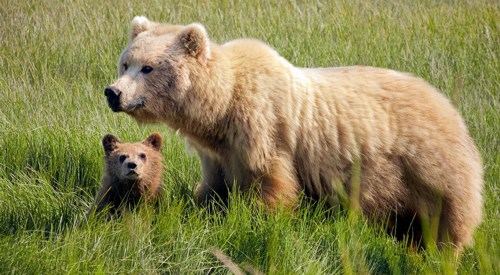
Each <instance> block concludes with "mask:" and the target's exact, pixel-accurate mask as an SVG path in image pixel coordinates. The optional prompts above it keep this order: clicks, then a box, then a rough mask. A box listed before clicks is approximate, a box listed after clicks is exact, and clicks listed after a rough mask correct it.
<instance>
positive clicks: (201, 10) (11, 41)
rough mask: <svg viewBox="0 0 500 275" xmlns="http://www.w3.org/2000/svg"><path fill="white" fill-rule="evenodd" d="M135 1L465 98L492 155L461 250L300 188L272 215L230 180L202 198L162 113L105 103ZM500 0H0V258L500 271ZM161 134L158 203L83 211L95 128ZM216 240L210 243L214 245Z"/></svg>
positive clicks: (130, 268)
mask: <svg viewBox="0 0 500 275" xmlns="http://www.w3.org/2000/svg"><path fill="white" fill-rule="evenodd" d="M135 15H145V16H147V17H148V18H150V19H152V20H155V21H161V22H170V23H177V24H188V23H191V22H201V23H203V24H204V25H205V26H206V27H207V30H208V33H209V35H210V37H211V38H212V40H213V41H216V42H217V43H224V42H226V41H229V40H232V39H236V38H242V37H253V38H257V39H261V40H263V41H265V42H266V43H268V44H270V45H271V46H273V47H274V48H275V49H276V50H277V51H278V52H279V53H280V54H281V55H283V56H284V57H285V58H286V59H288V60H289V61H290V62H291V63H293V64H295V65H296V66H301V67H331V66H348V65H369V66H379V67H386V68H391V69H395V70H399V71H405V72H410V73H412V74H414V75H418V76H420V77H422V78H424V79H426V80H427V81H429V82H430V83H431V84H433V85H434V86H436V87H437V88H438V89H439V90H440V91H442V93H443V94H445V95H446V96H447V97H448V98H450V100H451V101H452V102H453V104H454V105H455V106H456V107H457V108H458V109H459V111H460V113H461V114H462V116H463V117H464V119H465V121H466V124H467V126H468V128H469V130H470V133H471V135H472V137H473V138H474V140H475V142H476V144H477V146H478V148H479V150H480V152H481V155H482V159H483V163H484V168H485V176H484V179H485V187H484V221H483V223H482V225H481V226H480V227H479V228H478V230H477V231H476V233H475V243H474V245H473V246H472V247H470V248H467V249H466V250H465V251H464V252H463V254H462V256H461V257H460V259H458V260H455V259H454V258H453V255H451V254H450V253H447V251H435V250H432V249H431V250H428V251H423V252H421V253H416V252H414V251H408V250H407V249H406V248H405V246H404V244H402V243H399V242H397V241H395V240H394V239H392V238H391V237H388V236H387V235H386V234H384V233H383V229H382V228H381V227H379V226H376V225H373V224H371V223H368V222H366V220H364V219H363V218H360V217H359V216H357V215H355V214H352V213H346V212H341V211H340V212H333V213H331V212H328V213H327V212H326V211H325V210H324V208H322V207H320V206H317V205H315V204H314V203H311V202H309V201H307V200H304V201H303V202H302V203H301V205H300V207H299V208H298V209H297V211H296V212H295V213H289V212H287V211H283V212H281V211H278V212H277V213H275V214H273V215H268V214H267V213H266V212H265V211H263V210H262V209H260V208H259V207H256V205H255V204H254V203H253V200H252V199H251V198H249V197H245V196H241V195H238V194H234V195H233V196H232V198H231V201H230V205H229V207H228V210H227V211H226V212H225V214H221V213H215V214H214V213H209V212H208V211H207V210H206V209H204V208H199V207H197V206H196V205H195V203H194V201H193V198H192V189H193V187H194V186H195V184H196V183H197V182H198V181H199V180H200V179H201V168H200V164H199V161H198V159H197V158H196V157H195V156H193V155H190V154H189V153H188V152H187V151H186V150H185V145H184V141H183V138H182V137H180V136H178V135H176V134H175V132H174V131H172V130H170V129H168V128H167V127H166V126H163V125H139V124H137V123H136V122H135V121H134V120H133V119H131V118H130V117H128V116H127V115H125V114H122V113H120V114H116V113H113V112H112V111H111V110H110V109H109V108H108V107H107V104H106V100H105V97H104V88H105V87H106V86H107V85H108V84H109V83H112V82H113V81H114V79H115V78H116V62H117V60H118V56H119V54H120V52H121V51H122V49H123V48H124V47H125V45H126V44H127V40H128V26H129V22H130V20H132V18H133V17H134V16H135ZM499 58H500V3H499V2H497V1H479V0H477V1H476V0H464V1H452V0H449V1H431V0H424V1H360V0H355V1H348V0H333V1H312V0H311V1H298V0H289V1H276V2H274V1H259V0H250V1H230V0H228V1H223V0H220V1H202V0H196V1H185V2H181V1H96V0H88V1H87V0H74V1H55V0H41V1H25V0H19V1H10V0H0V273H2V274H4V273H10V274H80V273H97V274H102V273H118V274H129V273H130V274H158V273H160V274H185V273H217V274H218V273H222V274H225V273H229V272H230V271H229V269H228V268H229V265H228V263H227V262H226V263H224V262H223V261H221V260H220V259H219V258H220V255H219V258H217V257H216V256H215V255H214V254H216V255H218V254H223V256H225V257H227V258H228V259H230V260H231V261H232V262H233V263H234V264H235V265H237V266H238V267H239V268H240V269H243V270H246V272H249V273H252V272H255V273H258V272H263V273H266V274H422V273H424V274H434V273H446V274H453V273H455V272H457V273H459V274H494V273H498V272H500V198H499V196H500V190H499V189H500V183H499V179H500V60H499ZM152 131H159V132H160V133H162V135H163V136H164V139H165V140H164V148H163V155H164V157H165V165H166V169H165V172H164V184H165V193H164V195H163V200H162V202H161V204H160V206H159V207H158V209H152V208H150V207H143V208H141V209H139V210H138V211H137V212H134V213H128V214H126V215H124V217H123V218H122V219H115V220H111V221H102V220H96V219H90V220H89V221H86V220H85V213H86V211H87V209H88V207H89V206H90V204H91V203H92V201H93V198H94V195H95V193H96V191H97V188H98V187H99V184H100V182H99V180H100V177H101V175H102V169H103V165H102V158H103V155H104V153H103V150H102V147H101V138H102V137H103V136H104V135H105V134H106V133H112V134H115V135H117V136H118V137H120V138H121V139H123V140H125V141H136V140H142V139H144V138H145V137H146V136H147V135H148V134H149V133H150V132H152ZM214 252H215V253H214Z"/></svg>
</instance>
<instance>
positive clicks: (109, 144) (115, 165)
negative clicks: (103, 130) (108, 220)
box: [88, 133, 163, 215]
mask: <svg viewBox="0 0 500 275" xmlns="http://www.w3.org/2000/svg"><path fill="white" fill-rule="evenodd" d="M102 144H103V147H104V151H105V154H106V156H105V157H104V164H105V168H104V175H103V177H102V180H101V183H102V186H101V188H100V189H99V191H98V192H97V196H96V200H95V203H94V205H93V206H92V208H91V209H90V210H89V212H88V215H90V214H91V213H92V212H94V211H95V212H101V211H102V210H103V209H105V208H109V212H108V213H109V214H114V213H120V212H121V210H122V209H123V208H124V207H125V208H128V209H131V208H133V207H135V206H136V204H137V203H138V202H139V201H140V200H141V198H142V199H144V200H145V201H146V202H147V203H152V202H155V201H156V200H157V199H158V198H159V196H160V194H161V190H162V181H161V175H162V173H163V156H162V154H161V152H160V150H161V146H162V137H161V135H160V134H159V133H153V134H151V135H150V136H149V137H148V138H147V139H145V140H144V141H142V142H137V143H122V142H120V141H119V140H118V138H116V137H115V136H113V135H109V134H108V135H106V136H104V138H103V140H102Z"/></svg>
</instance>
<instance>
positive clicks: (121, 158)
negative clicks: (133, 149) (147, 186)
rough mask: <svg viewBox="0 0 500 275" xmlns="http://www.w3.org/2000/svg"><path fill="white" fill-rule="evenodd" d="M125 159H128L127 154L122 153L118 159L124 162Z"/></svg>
mask: <svg viewBox="0 0 500 275" xmlns="http://www.w3.org/2000/svg"><path fill="white" fill-rule="evenodd" d="M125 159H127V156H125V155H121V156H120V157H119V158H118V160H119V161H120V163H123V162H124V161H125Z"/></svg>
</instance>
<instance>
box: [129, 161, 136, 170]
mask: <svg viewBox="0 0 500 275" xmlns="http://www.w3.org/2000/svg"><path fill="white" fill-rule="evenodd" d="M135 167H137V164H135V162H129V163H127V168H129V169H134V168H135Z"/></svg>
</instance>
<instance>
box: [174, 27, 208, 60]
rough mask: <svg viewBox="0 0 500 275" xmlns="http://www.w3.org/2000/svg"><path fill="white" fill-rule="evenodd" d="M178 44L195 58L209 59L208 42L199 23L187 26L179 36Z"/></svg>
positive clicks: (204, 31)
mask: <svg viewBox="0 0 500 275" xmlns="http://www.w3.org/2000/svg"><path fill="white" fill-rule="evenodd" d="M179 42H180V44H181V46H182V47H183V48H184V49H185V50H186V52H187V53H188V54H189V55H191V56H194V57H196V58H201V59H209V58H210V40H209V39H208V34H207V30H206V29H205V27H204V26H203V25H202V24H200V23H193V24H189V25H187V26H186V27H184V29H183V30H182V31H181V33H180V34H179Z"/></svg>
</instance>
